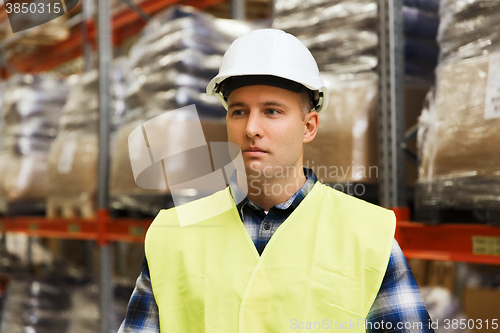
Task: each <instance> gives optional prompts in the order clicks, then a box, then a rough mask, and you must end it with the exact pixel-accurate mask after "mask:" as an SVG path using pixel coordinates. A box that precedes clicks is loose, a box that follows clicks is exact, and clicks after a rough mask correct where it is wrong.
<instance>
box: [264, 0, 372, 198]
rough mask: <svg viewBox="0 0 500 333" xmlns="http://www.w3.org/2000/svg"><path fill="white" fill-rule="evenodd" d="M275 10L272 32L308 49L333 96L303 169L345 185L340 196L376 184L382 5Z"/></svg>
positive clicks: (348, 0) (287, 4) (280, 0)
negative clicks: (356, 185)
mask: <svg viewBox="0 0 500 333" xmlns="http://www.w3.org/2000/svg"><path fill="white" fill-rule="evenodd" d="M275 9H276V18H275V20H274V22H273V27H274V28H277V29H282V30H285V31H286V32H289V33H291V34H293V35H294V36H296V37H297V38H299V39H300V40H301V41H302V42H303V43H304V44H305V45H306V46H307V47H308V48H309V50H310V51H311V53H312V54H313V56H314V58H315V59H316V62H317V63H318V67H319V69H320V71H321V72H322V77H323V79H324V81H325V84H326V85H327V87H328V89H329V91H330V102H329V107H328V109H327V110H326V111H325V112H324V113H323V114H321V116H320V128H319V130H318V134H317V136H316V138H315V139H314V140H313V141H312V142H311V143H308V144H307V145H306V148H305V152H304V164H305V165H306V166H308V167H310V168H312V169H313V170H314V171H315V173H316V174H317V175H318V178H319V179H320V180H321V181H323V182H327V183H342V184H335V186H336V187H335V188H338V189H341V190H342V189H344V190H345V187H344V184H343V183H345V182H363V183H376V182H377V177H378V172H377V165H378V161H377V127H378V125H377V120H376V119H377V113H378V88H377V87H378V76H377V75H376V73H375V69H376V66H377V62H378V58H377V48H378V35H377V28H376V23H377V19H378V16H377V2H376V1H374V0H372V1H370V0H340V1H339V0H319V1H314V2H305V1H297V0H294V1H289V0H286V1H285V0H277V1H276V2H275ZM337 185H339V186H340V185H341V186H342V187H337ZM348 188H349V184H347V189H348ZM348 191H349V190H348Z"/></svg>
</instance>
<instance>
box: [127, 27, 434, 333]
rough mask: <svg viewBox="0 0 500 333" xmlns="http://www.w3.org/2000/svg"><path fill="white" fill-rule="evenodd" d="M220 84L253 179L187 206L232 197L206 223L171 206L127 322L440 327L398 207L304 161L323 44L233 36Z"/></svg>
mask: <svg viewBox="0 0 500 333" xmlns="http://www.w3.org/2000/svg"><path fill="white" fill-rule="evenodd" d="M207 93H209V94H216V96H217V97H219V99H220V100H221V102H222V104H223V105H224V106H225V107H226V109H227V111H228V112H227V118H226V119H227V130H228V138H229V141H230V142H232V143H235V144H237V145H238V146H239V147H240V148H241V151H242V155H243V160H244V164H245V169H246V172H247V176H246V178H244V177H242V176H241V175H240V174H236V175H235V176H234V177H232V178H231V180H230V181H229V182H230V186H229V188H228V189H226V190H225V191H220V192H217V193H216V194H214V195H212V196H209V197H206V198H203V199H200V200H197V201H195V202H191V203H189V204H187V205H190V206H188V207H189V209H190V210H191V211H193V212H195V213H196V214H199V215H201V216H204V214H205V215H206V216H209V214H208V213H207V212H208V211H210V210H212V209H213V208H214V207H219V206H221V205H224V204H225V203H227V201H228V200H229V201H230V202H231V208H230V209H229V210H227V211H225V212H224V213H221V214H219V215H217V216H215V217H207V218H206V219H203V218H202V219H201V220H202V222H199V223H197V224H196V227H178V224H179V221H178V219H177V215H176V213H175V209H170V210H164V211H162V212H160V214H159V215H158V216H157V218H156V219H155V221H154V222H153V224H152V226H151V227H150V229H149V231H148V235H147V237H146V244H145V246H146V259H145V261H144V264H143V270H142V273H141V275H140V277H139V278H138V280H137V286H136V289H135V290H134V293H133V295H132V297H131V300H130V303H129V308H128V312H127V318H126V319H125V321H124V322H123V323H122V326H121V328H120V332H159V331H160V328H161V331H162V332H176V333H181V332H207V333H208V332H224V333H227V332H251V333H254V332H257V333H260V332H293V331H295V330H302V329H304V330H311V331H324V330H328V329H330V330H333V329H343V330H350V331H359V332H364V331H369V332H432V329H430V328H429V316H428V313H427V310H426V308H425V305H424V303H423V301H422V298H421V295H420V292H419V290H418V287H417V285H416V283H415V280H414V278H413V275H412V273H411V270H410V268H409V267H408V264H407V263H406V260H405V258H404V256H403V254H402V252H401V249H400V248H399V246H398V244H397V242H396V241H395V240H394V228H395V219H394V214H393V213H392V212H390V211H388V210H385V209H383V208H380V207H377V206H374V205H371V204H368V203H366V202H364V201H362V200H359V199H355V198H353V197H350V196H348V195H345V194H343V193H340V192H337V191H335V190H333V189H331V188H329V187H327V186H325V185H323V184H320V183H319V182H317V179H316V176H315V175H314V173H313V172H312V170H309V169H306V168H304V167H303V151H304V144H305V143H307V142H310V141H311V140H313V139H314V137H315V135H316V132H317V130H318V124H319V117H318V114H319V113H321V112H322V111H324V110H325V108H326V106H327V103H328V93H327V90H326V88H325V86H324V84H323V82H322V80H321V78H320V77H319V71H318V67H317V65H316V62H315V61H314V58H313V57H312V55H311V53H310V52H309V50H307V48H306V47H305V46H304V45H303V44H302V43H301V42H300V41H299V40H298V39H296V38H295V37H293V36H291V35H289V34H286V33H284V32H283V31H279V30H274V29H264V30H258V31H254V32H252V33H250V34H247V35H245V36H243V37H241V38H239V39H237V40H236V41H235V42H234V43H233V44H232V45H231V47H230V48H229V49H228V51H227V52H226V54H225V55H224V59H223V63H222V65H221V68H220V71H219V74H218V75H217V76H216V77H215V78H214V79H213V80H212V81H211V82H210V84H209V85H208V87H207ZM245 183H246V184H245ZM245 185H246V187H247V188H248V194H247V195H246V198H245V199H244V200H243V201H241V202H239V203H238V201H237V200H233V199H234V198H235V197H238V196H239V195H240V194H241V191H240V190H239V189H240V188H242V187H245ZM210 216H212V215H210Z"/></svg>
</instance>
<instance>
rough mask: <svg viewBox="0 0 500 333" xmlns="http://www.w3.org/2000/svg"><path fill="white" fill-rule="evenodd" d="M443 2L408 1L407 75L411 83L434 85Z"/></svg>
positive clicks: (436, 0) (404, 9)
mask: <svg viewBox="0 0 500 333" xmlns="http://www.w3.org/2000/svg"><path fill="white" fill-rule="evenodd" d="M438 7H439V0H420V1H416V0H405V2H404V7H403V21H404V33H405V73H406V75H407V79H409V82H414V81H415V82H421V83H427V84H433V82H434V69H435V67H436V65H437V60H438V54H439V48H438V45H437V42H436V37H437V32H438V27H439V15H438Z"/></svg>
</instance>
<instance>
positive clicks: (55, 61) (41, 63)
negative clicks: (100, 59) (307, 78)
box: [0, 0, 226, 73]
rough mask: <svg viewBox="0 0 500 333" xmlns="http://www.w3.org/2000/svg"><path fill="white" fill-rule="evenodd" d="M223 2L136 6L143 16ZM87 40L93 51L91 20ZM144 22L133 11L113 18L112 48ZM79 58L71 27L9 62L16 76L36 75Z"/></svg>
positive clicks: (78, 40)
mask: <svg viewBox="0 0 500 333" xmlns="http://www.w3.org/2000/svg"><path fill="white" fill-rule="evenodd" d="M224 1H226V0H184V1H180V0H144V1H142V2H140V3H139V4H138V6H140V7H141V8H142V10H143V11H144V12H146V13H147V14H149V15H154V14H155V13H157V12H159V11H160V10H162V9H164V8H167V7H169V6H171V5H173V4H176V3H179V4H184V5H191V6H193V7H196V8H199V9H205V8H208V7H210V6H212V5H215V4H217V3H220V2H224ZM1 17H3V18H4V19H6V15H5V8H4V7H0V18H1ZM84 24H87V31H88V35H87V36H86V38H87V40H89V41H90V42H91V43H92V48H93V49H95V48H96V41H95V40H96V36H97V29H96V26H95V23H94V20H89V21H88V22H87V23H84ZM145 24H146V22H145V21H144V20H142V18H141V17H139V15H138V14H137V13H136V12H134V11H133V10H131V9H129V8H126V9H123V10H121V11H120V12H118V13H116V14H114V15H113V18H112V31H113V45H114V46H118V45H120V44H121V43H122V42H123V41H124V40H125V39H127V38H128V37H131V36H133V35H135V34H137V33H139V32H140V31H141V30H142V28H143V27H144V25H145ZM80 55H82V34H81V28H80V26H79V25H78V26H76V27H74V28H73V29H72V30H71V32H70V36H69V37H68V38H67V39H66V40H64V41H62V42H59V43H57V44H56V45H51V46H41V47H39V48H38V49H37V50H36V51H35V52H34V53H32V54H29V55H25V56H23V55H19V56H16V57H15V58H13V59H10V60H9V62H10V64H11V65H12V66H14V67H15V68H16V69H17V70H19V71H20V72H25V73H37V72H41V71H45V70H50V69H51V68H53V67H56V66H58V65H60V64H63V63H65V62H67V61H70V60H72V59H74V58H76V57H78V56H80Z"/></svg>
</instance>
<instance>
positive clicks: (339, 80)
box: [304, 73, 378, 183]
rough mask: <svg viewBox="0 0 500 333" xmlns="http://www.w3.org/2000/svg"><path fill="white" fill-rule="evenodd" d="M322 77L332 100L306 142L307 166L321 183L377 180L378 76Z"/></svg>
mask: <svg viewBox="0 0 500 333" xmlns="http://www.w3.org/2000/svg"><path fill="white" fill-rule="evenodd" d="M322 79H323V81H324V82H325V84H326V87H327V89H328V93H329V98H330V100H329V103H328V108H327V109H326V110H325V112H324V113H322V114H321V115H320V123H319V129H318V133H317V134H316V137H315V138H314V140H313V141H311V142H310V143H308V144H307V145H306V148H305V151H304V165H305V166H306V167H309V168H312V169H313V171H314V172H315V174H316V176H317V177H318V180H320V181H321V182H325V183H334V182H341V183H346V182H363V183H376V182H377V177H378V159H377V156H378V154H377V152H378V150H377V121H378V120H377V119H378V114H377V111H378V79H377V75H375V74H374V73H365V74H357V75H342V76H333V75H327V74H323V75H322ZM346 110H348V111H349V112H346Z"/></svg>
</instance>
